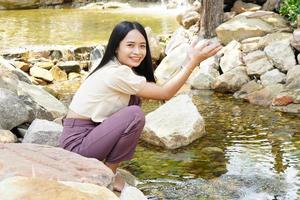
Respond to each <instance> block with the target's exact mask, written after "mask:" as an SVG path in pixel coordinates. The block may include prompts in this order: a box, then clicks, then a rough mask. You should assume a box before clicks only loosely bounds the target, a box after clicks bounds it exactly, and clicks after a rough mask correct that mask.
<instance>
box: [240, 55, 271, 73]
mask: <svg viewBox="0 0 300 200" xmlns="http://www.w3.org/2000/svg"><path fill="white" fill-rule="evenodd" d="M243 59H244V61H245V64H246V66H247V74H248V75H249V76H261V75H262V74H264V73H265V72H267V71H269V70H271V69H273V64H272V63H271V62H270V61H269V59H268V58H267V56H266V54H265V53H264V52H263V51H261V50H257V51H253V52H251V53H249V54H247V55H246V56H244V58H243Z"/></svg>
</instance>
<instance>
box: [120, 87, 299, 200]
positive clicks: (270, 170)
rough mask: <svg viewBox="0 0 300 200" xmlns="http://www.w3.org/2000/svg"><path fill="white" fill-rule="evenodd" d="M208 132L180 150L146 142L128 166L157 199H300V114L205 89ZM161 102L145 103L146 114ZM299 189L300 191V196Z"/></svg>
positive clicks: (202, 107) (198, 98)
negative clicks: (262, 105) (271, 109)
mask: <svg viewBox="0 0 300 200" xmlns="http://www.w3.org/2000/svg"><path fill="white" fill-rule="evenodd" d="M193 100H194V103H195V104H196V105H197V107H198V110H199V112H200V113H202V116H203V117H204V118H205V124H206V126H205V127H206V131H207V134H206V135H205V136H204V137H203V138H200V139H199V140H197V141H196V142H194V143H193V144H191V145H189V146H187V147H183V148H180V149H178V150H163V149H160V148H158V147H153V146H149V145H147V144H144V143H141V144H140V145H139V147H138V148H137V152H136V155H135V157H134V159H133V160H132V161H130V162H128V163H126V164H125V165H124V167H125V168H127V169H128V170H130V171H131V172H133V173H134V174H135V175H136V176H137V177H139V178H140V179H141V180H142V182H143V184H141V185H140V188H141V189H142V190H143V191H144V192H145V193H146V194H148V195H150V196H152V197H155V198H156V199H185V200H190V199H239V200H241V199H243V200H250V199H251V200H252V199H253V200H254V199H255V200H260V199H261V200H265V199H270V200H272V199H274V200H275V199H277V200H278V199H282V200H283V199H284V200H294V199H300V194H299V192H300V190H299V188H300V173H299V172H300V162H299V161H300V116H299V115H291V114H283V113H280V112H272V111H270V110H269V109H268V108H265V107H261V106H255V105H250V104H248V103H245V102H243V101H239V100H235V99H233V98H232V97H231V95H223V94H211V93H205V92H200V94H197V95H195V96H194V97H193ZM158 104H159V103H157V102H149V103H146V104H144V110H145V112H149V111H152V110H154V109H155V108H156V107H157V106H158ZM297 193H298V194H297Z"/></svg>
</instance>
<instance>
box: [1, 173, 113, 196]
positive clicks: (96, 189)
mask: <svg viewBox="0 0 300 200" xmlns="http://www.w3.org/2000/svg"><path fill="white" fill-rule="evenodd" d="M0 193H1V200H20V199H30V200H46V199H51V200H71V199H72V200H118V199H119V198H118V197H117V196H116V195H115V194H114V193H113V192H112V191H110V190H109V189H107V188H106V187H103V186H102V187H101V186H97V185H93V184H88V183H79V182H64V181H55V180H50V179H45V178H38V177H21V176H16V177H10V178H7V179H5V180H3V181H1V182H0Z"/></svg>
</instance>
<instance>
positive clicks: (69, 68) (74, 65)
mask: <svg viewBox="0 0 300 200" xmlns="http://www.w3.org/2000/svg"><path fill="white" fill-rule="evenodd" d="M57 66H58V67H59V68H60V69H61V70H64V71H65V72H66V73H67V74H68V73H70V72H76V73H79V72H80V70H81V68H80V65H79V63H78V62H77V61H66V62H59V63H58V64H57Z"/></svg>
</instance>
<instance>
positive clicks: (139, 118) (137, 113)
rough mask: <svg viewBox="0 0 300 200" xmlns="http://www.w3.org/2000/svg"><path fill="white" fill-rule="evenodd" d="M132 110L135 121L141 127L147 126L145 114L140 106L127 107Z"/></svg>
mask: <svg viewBox="0 0 300 200" xmlns="http://www.w3.org/2000/svg"><path fill="white" fill-rule="evenodd" d="M127 108H128V109H129V110H130V113H131V114H132V116H134V120H135V121H136V122H138V123H139V124H140V125H142V126H144V125H145V114H144V112H143V111H142V109H141V107H140V106H137V105H132V106H128V107H127Z"/></svg>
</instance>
